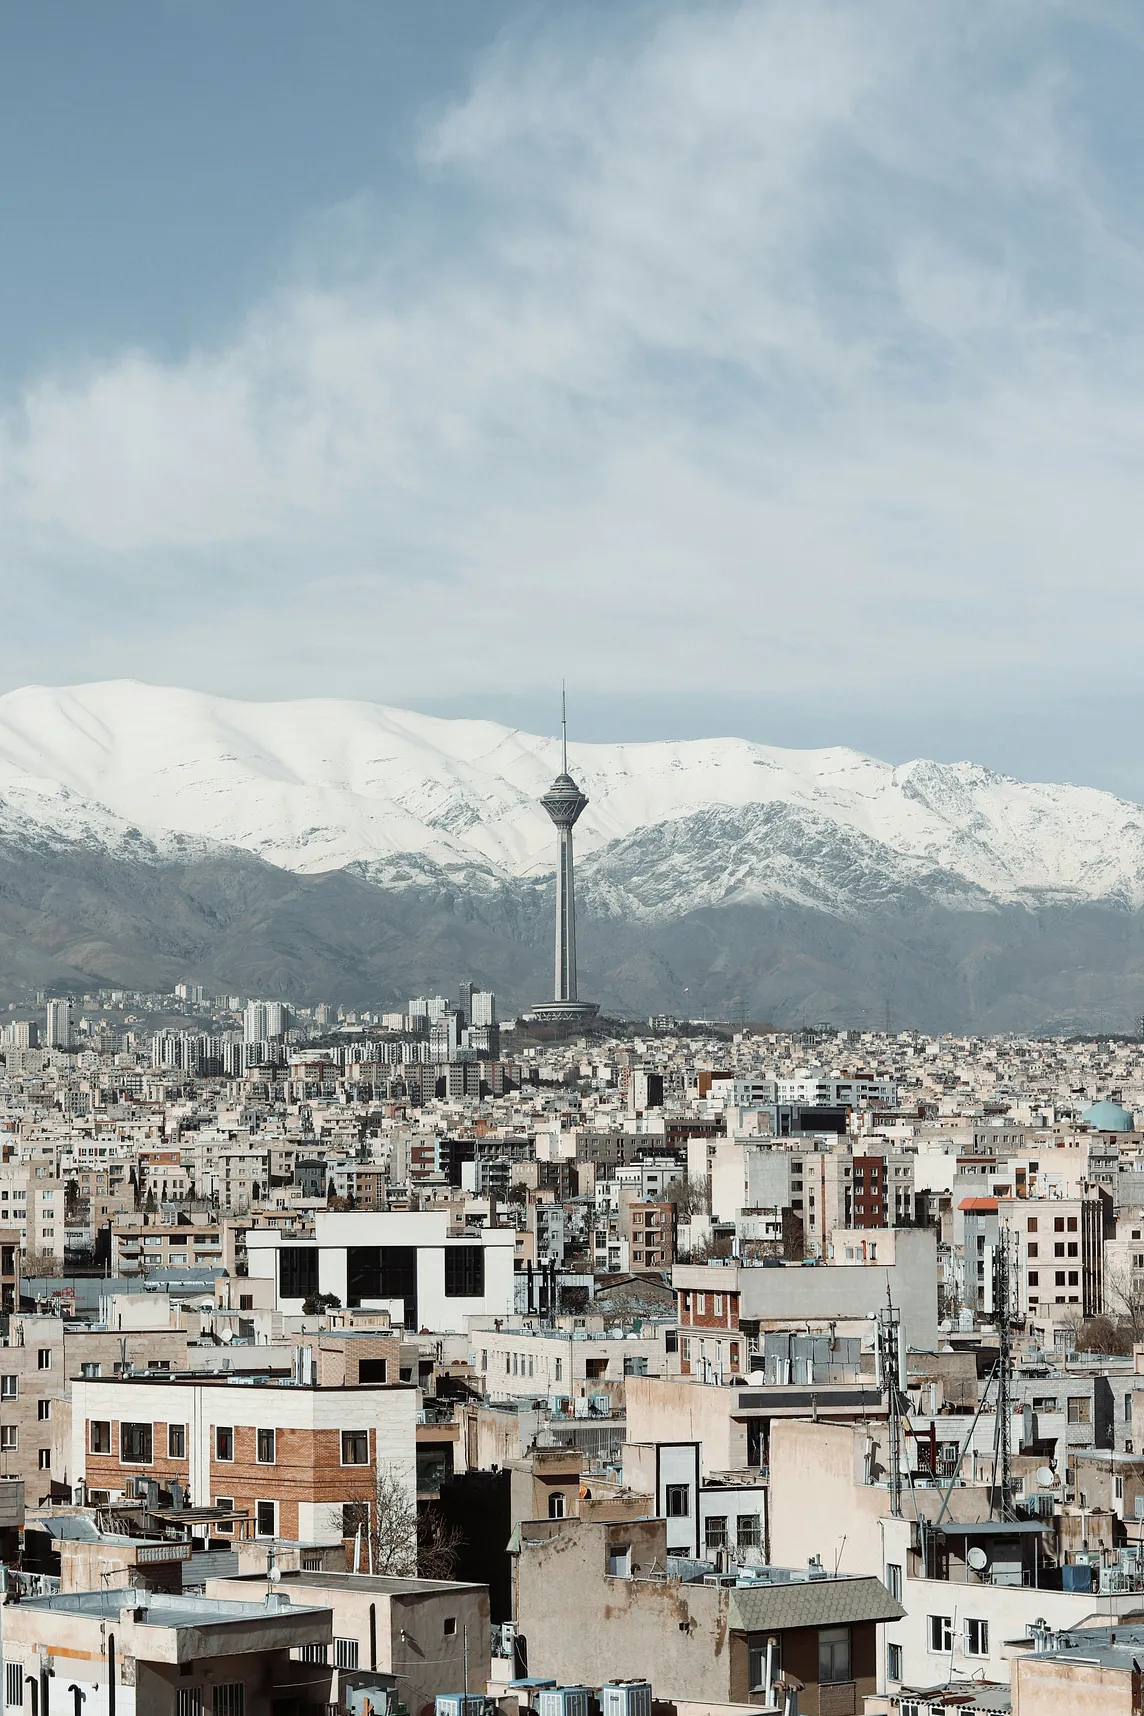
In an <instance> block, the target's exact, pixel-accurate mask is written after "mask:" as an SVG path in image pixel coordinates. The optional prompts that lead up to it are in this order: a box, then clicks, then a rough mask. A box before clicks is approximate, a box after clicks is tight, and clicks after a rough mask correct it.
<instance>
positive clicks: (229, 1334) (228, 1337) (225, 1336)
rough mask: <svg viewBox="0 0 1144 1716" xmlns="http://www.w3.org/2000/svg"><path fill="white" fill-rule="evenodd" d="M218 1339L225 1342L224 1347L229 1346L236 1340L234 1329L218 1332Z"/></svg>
mask: <svg viewBox="0 0 1144 1716" xmlns="http://www.w3.org/2000/svg"><path fill="white" fill-rule="evenodd" d="M218 1338H219V1340H220V1341H222V1342H223V1344H224V1346H229V1345H230V1343H231V1341H233V1339H234V1330H233V1329H220V1330H219V1332H218Z"/></svg>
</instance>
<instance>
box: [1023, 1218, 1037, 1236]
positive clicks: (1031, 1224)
mask: <svg viewBox="0 0 1144 1716" xmlns="http://www.w3.org/2000/svg"><path fill="white" fill-rule="evenodd" d="M1025 1226H1026V1227H1027V1228H1028V1230H1029V1232H1030V1233H1036V1231H1037V1218H1036V1216H1030V1217H1029V1219H1028V1221H1027V1222H1026V1223H1025Z"/></svg>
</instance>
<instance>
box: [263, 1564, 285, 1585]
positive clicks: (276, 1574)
mask: <svg viewBox="0 0 1144 1716" xmlns="http://www.w3.org/2000/svg"><path fill="white" fill-rule="evenodd" d="M266 1577H267V1578H268V1579H269V1580H270V1583H271V1584H272V1585H277V1584H278V1582H279V1580H280V1579H281V1578H282V1569H281V1567H271V1568H269V1569H268V1570H267V1574H266Z"/></svg>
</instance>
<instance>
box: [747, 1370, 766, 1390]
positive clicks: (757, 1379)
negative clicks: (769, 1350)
mask: <svg viewBox="0 0 1144 1716" xmlns="http://www.w3.org/2000/svg"><path fill="white" fill-rule="evenodd" d="M766 1380H767V1379H766V1376H765V1375H764V1373H763V1372H762V1371H761V1370H753V1371H752V1372H751V1374H750V1376H749V1377H748V1378H747V1381H748V1382H749V1383H750V1385H751V1387H752V1388H762V1387H763V1385H764V1383H765V1382H766Z"/></svg>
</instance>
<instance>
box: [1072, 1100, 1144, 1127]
mask: <svg viewBox="0 0 1144 1716" xmlns="http://www.w3.org/2000/svg"><path fill="white" fill-rule="evenodd" d="M1081 1119H1082V1120H1083V1121H1084V1122H1085V1124H1086V1125H1087V1126H1091V1127H1092V1129H1093V1131H1094V1132H1131V1131H1132V1125H1133V1121H1132V1116H1131V1114H1130V1113H1129V1112H1128V1110H1127V1109H1126V1108H1121V1106H1120V1104H1119V1103H1118V1102H1108V1101H1107V1100H1106V1101H1102V1102H1094V1103H1093V1105H1092V1107H1091V1108H1086V1109H1085V1111H1084V1113H1083V1114H1082V1115H1081Z"/></svg>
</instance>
